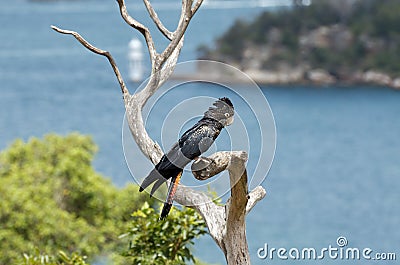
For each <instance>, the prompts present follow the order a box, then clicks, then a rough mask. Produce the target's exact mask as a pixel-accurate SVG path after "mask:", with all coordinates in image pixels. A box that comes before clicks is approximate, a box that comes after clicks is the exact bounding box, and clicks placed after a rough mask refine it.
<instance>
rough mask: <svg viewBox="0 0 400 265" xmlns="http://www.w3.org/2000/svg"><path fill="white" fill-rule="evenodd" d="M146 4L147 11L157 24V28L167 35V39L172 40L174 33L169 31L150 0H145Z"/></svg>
mask: <svg viewBox="0 0 400 265" xmlns="http://www.w3.org/2000/svg"><path fill="white" fill-rule="evenodd" d="M143 2H144V5H145V6H146V9H147V11H148V12H149V15H150V17H151V19H152V20H153V21H154V23H155V24H156V26H157V28H158V29H159V30H160V31H161V33H162V34H163V35H164V36H165V37H167V39H169V40H172V38H173V33H172V32H171V31H169V30H168V29H167V28H166V27H165V26H164V24H163V23H162V22H161V20H160V18H159V17H158V15H157V13H156V11H155V10H154V8H153V6H152V5H151V3H150V1H149V0H143Z"/></svg>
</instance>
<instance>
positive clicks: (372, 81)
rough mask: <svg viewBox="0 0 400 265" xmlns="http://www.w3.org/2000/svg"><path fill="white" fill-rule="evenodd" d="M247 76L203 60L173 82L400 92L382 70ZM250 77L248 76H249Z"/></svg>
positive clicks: (255, 73) (299, 71) (254, 72)
mask: <svg viewBox="0 0 400 265" xmlns="http://www.w3.org/2000/svg"><path fill="white" fill-rule="evenodd" d="M242 72H243V73H245V75H238V73H237V72H235V71H233V70H232V71H229V70H228V69H226V68H224V69H222V70H221V69H219V67H216V68H210V65H209V64H205V65H202V61H199V62H197V69H196V70H194V71H193V72H188V73H180V72H175V73H174V74H173V75H172V76H171V77H170V79H171V80H184V81H194V80H206V81H209V82H217V83H228V84H244V83H249V82H252V81H254V82H255V83H257V84H259V85H282V86H289V85H314V86H331V85H340V86H357V85H370V86H373V85H376V86H382V87H389V88H392V89H395V90H400V77H397V78H392V77H390V76H389V75H388V74H386V73H383V72H379V71H373V70H370V71H365V72H361V71H358V72H356V73H355V74H349V75H348V76H347V77H346V78H345V79H342V78H338V77H335V76H332V75H331V74H329V73H328V72H327V71H325V70H323V69H311V70H304V69H298V68H297V69H296V68H293V69H291V70H285V71H268V70H243V71H242ZM246 75H247V76H248V77H246Z"/></svg>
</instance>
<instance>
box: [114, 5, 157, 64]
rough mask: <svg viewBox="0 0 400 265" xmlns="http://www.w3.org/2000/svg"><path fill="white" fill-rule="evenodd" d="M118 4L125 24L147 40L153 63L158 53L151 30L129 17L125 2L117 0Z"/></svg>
mask: <svg viewBox="0 0 400 265" xmlns="http://www.w3.org/2000/svg"><path fill="white" fill-rule="evenodd" d="M117 2H118V5H119V11H120V13H121V16H122V18H123V19H124V20H125V22H126V23H127V24H128V25H129V26H131V27H133V28H134V29H136V30H138V31H139V32H140V33H142V35H143V36H144V38H145V40H146V44H147V48H148V50H149V54H150V59H151V61H152V62H154V61H155V59H156V56H157V51H156V48H155V46H154V42H153V38H152V36H151V34H150V31H149V29H148V28H147V27H146V26H144V25H143V24H141V23H140V22H138V21H137V20H136V19H134V18H133V17H131V16H130V15H129V13H128V10H127V9H126V5H125V1H124V0H117Z"/></svg>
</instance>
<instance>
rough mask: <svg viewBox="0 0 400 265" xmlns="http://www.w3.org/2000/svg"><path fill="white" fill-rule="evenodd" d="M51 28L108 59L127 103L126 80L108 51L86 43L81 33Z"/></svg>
mask: <svg viewBox="0 0 400 265" xmlns="http://www.w3.org/2000/svg"><path fill="white" fill-rule="evenodd" d="M51 28H52V29H53V30H55V31H57V32H59V33H62V34H67V35H72V36H74V37H75V39H77V40H78V41H79V42H80V43H81V44H82V45H83V46H84V47H85V48H87V49H88V50H90V51H91V52H94V53H97V54H99V55H103V56H105V57H107V59H108V61H109V62H110V64H111V67H112V69H113V70H114V74H115V76H116V77H117V79H118V83H119V86H120V87H121V91H122V95H123V97H124V100H125V101H126V100H127V99H128V98H129V96H130V94H129V90H128V88H127V87H126V85H125V82H124V79H123V78H122V75H121V73H120V71H119V69H118V67H117V64H116V63H115V61H114V58H113V57H112V56H111V54H110V53H109V52H108V51H104V50H101V49H99V48H97V47H95V46H93V45H92V44H90V43H89V42H88V41H86V40H85V39H84V38H83V37H82V36H81V35H79V33H77V32H75V31H71V30H64V29H60V28H58V27H56V26H51Z"/></svg>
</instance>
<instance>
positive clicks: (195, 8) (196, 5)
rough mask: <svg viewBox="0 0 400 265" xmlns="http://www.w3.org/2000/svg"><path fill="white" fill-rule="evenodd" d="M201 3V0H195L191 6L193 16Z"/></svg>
mask: <svg viewBox="0 0 400 265" xmlns="http://www.w3.org/2000/svg"><path fill="white" fill-rule="evenodd" d="M202 3H203V0H197V1H196V4H194V6H193V7H192V16H194V14H196V12H197V10H198V9H199V7H200V6H201V4H202Z"/></svg>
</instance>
